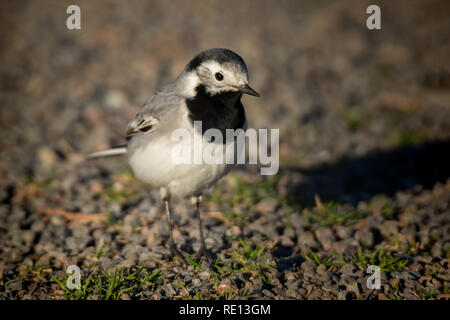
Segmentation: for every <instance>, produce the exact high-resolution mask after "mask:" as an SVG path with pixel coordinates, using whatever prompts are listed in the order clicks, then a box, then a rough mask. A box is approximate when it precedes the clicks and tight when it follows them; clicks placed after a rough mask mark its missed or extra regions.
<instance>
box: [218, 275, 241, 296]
mask: <svg viewBox="0 0 450 320" xmlns="http://www.w3.org/2000/svg"><path fill="white" fill-rule="evenodd" d="M237 291H238V289H237V286H236V282H235V281H234V280H233V279H230V278H225V279H223V280H222V281H221V282H220V283H219V286H218V287H217V292H218V293H219V294H224V293H227V292H228V293H234V292H237Z"/></svg>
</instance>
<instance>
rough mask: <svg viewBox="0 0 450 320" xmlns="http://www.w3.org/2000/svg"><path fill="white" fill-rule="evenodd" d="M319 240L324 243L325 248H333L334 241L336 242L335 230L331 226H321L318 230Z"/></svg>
mask: <svg viewBox="0 0 450 320" xmlns="http://www.w3.org/2000/svg"><path fill="white" fill-rule="evenodd" d="M316 237H317V240H319V242H320V243H321V244H322V246H323V248H324V249H325V250H327V251H328V250H330V249H331V248H332V245H333V243H334V242H335V240H336V239H335V238H334V235H333V231H331V228H329V227H320V228H319V229H317V230H316Z"/></svg>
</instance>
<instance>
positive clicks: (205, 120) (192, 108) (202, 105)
mask: <svg viewBox="0 0 450 320" xmlns="http://www.w3.org/2000/svg"><path fill="white" fill-rule="evenodd" d="M195 89H196V92H197V94H196V96H195V97H194V98H193V99H187V100H186V104H187V107H188V109H189V118H190V119H191V121H192V123H194V121H201V122H202V134H204V133H205V131H206V130H208V129H218V130H220V132H222V135H223V137H224V138H225V137H226V135H225V133H226V131H225V130H226V129H234V130H236V129H243V128H244V124H245V111H244V107H243V106H242V103H241V96H242V93H240V92H234V91H228V92H223V93H218V94H216V95H214V96H211V95H209V94H208V93H207V92H206V88H205V86H204V85H202V84H201V85H198V86H197V87H196V88H195Z"/></svg>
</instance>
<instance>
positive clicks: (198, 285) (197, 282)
mask: <svg viewBox="0 0 450 320" xmlns="http://www.w3.org/2000/svg"><path fill="white" fill-rule="evenodd" d="M192 285H193V286H194V287H200V286H201V285H202V281H201V280H200V279H197V278H196V279H193V280H192Z"/></svg>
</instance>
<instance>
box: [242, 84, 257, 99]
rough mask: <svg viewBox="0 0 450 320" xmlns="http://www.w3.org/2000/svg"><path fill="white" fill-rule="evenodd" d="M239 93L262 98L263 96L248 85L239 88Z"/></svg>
mask: <svg viewBox="0 0 450 320" xmlns="http://www.w3.org/2000/svg"><path fill="white" fill-rule="evenodd" d="M239 91H241V92H242V93H246V94H249V95H251V96H255V97H261V95H260V94H259V93H258V92H256V91H255V90H253V89H252V88H251V87H250V86H249V85H248V84H245V85H244V86H242V87H239Z"/></svg>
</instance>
